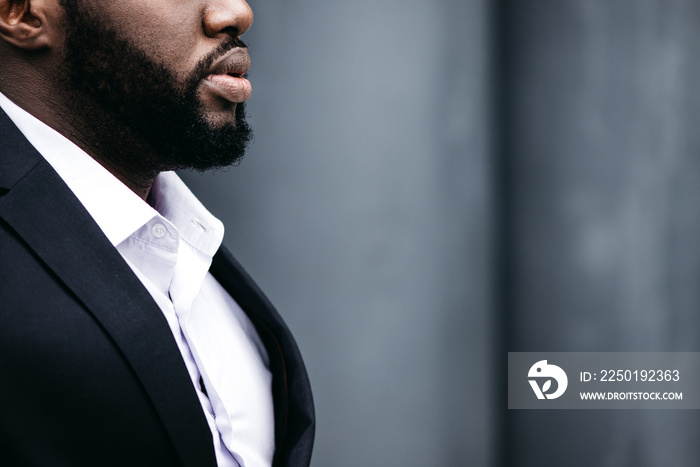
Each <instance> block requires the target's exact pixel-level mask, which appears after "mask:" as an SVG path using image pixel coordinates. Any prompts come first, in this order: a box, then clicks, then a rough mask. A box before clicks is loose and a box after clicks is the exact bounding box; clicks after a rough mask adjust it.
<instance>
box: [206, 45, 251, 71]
mask: <svg viewBox="0 0 700 467" xmlns="http://www.w3.org/2000/svg"><path fill="white" fill-rule="evenodd" d="M249 69H250V55H248V49H247V48H245V47H236V48H234V49H231V50H230V51H229V52H228V53H226V54H224V55H223V56H222V57H220V58H219V59H218V60H216V61H215V62H214V64H213V65H212V67H211V69H210V73H209V74H212V75H231V76H237V77H240V76H243V75H244V74H246V73H247V72H248V70H249Z"/></svg>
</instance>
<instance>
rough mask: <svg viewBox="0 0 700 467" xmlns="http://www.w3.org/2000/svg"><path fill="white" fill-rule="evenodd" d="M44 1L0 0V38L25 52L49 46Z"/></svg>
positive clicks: (45, 4)
mask: <svg viewBox="0 0 700 467" xmlns="http://www.w3.org/2000/svg"><path fill="white" fill-rule="evenodd" d="M47 6H48V5H47V2H46V1H45V0H0V38H2V39H4V40H5V42H8V43H10V44H12V45H14V46H16V47H19V48H21V49H25V50H37V49H42V48H45V47H48V46H49V45H51V34H49V31H48V29H49V28H48V27H47V26H48V23H47V16H46V11H45V8H46V7H47Z"/></svg>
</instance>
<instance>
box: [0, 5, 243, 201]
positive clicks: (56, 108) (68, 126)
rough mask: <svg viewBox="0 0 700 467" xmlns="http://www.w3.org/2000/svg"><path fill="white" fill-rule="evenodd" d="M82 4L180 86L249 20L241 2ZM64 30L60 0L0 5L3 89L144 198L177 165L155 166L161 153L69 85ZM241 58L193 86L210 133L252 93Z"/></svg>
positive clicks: (221, 62)
mask: <svg viewBox="0 0 700 467" xmlns="http://www.w3.org/2000/svg"><path fill="white" fill-rule="evenodd" d="M78 3H79V4H80V5H81V8H88V9H90V11H91V12H92V13H93V15H99V17H100V18H101V19H103V20H104V21H105V22H107V23H108V24H109V25H110V26H111V27H112V28H113V29H115V30H116V31H118V32H120V33H121V34H122V35H123V36H124V37H128V38H129V41H130V42H131V43H132V44H133V45H134V47H136V48H137V49H138V50H140V51H141V52H143V54H144V55H145V56H147V57H148V58H149V59H152V60H153V61H155V62H158V63H159V64H160V65H162V66H163V67H165V68H167V69H168V71H169V72H170V73H171V74H172V76H173V77H175V78H176V80H177V81H178V83H177V84H180V82H181V83H183V86H184V83H186V82H187V79H188V78H190V77H191V76H192V73H193V71H194V69H195V68H196V66H197V64H198V63H200V61H201V60H202V59H203V58H204V57H206V56H209V55H212V54H215V53H216V51H217V49H219V48H220V47H221V46H222V44H225V43H226V42H227V41H231V40H232V38H234V39H237V38H238V37H240V36H241V35H242V34H243V33H244V32H245V31H246V30H247V29H248V28H249V27H250V25H251V24H252V21H253V14H252V11H251V9H250V7H249V6H248V4H247V3H246V2H245V1H244V0H187V1H185V0H148V1H144V0H82V1H80V2H78ZM65 24H66V23H65V18H64V9H63V7H62V5H61V3H60V0H0V64H2V68H1V69H0V92H2V93H3V94H5V95H6V96H7V97H9V98H10V99H11V100H12V101H14V102H15V103H16V104H17V105H19V106H20V107H22V108H23V109H25V110H26V111H28V112H29V113H31V114H32V115H34V116H35V117H37V118H38V119H39V120H41V121H43V122H44V123H46V124H47V125H49V126H50V127H52V128H53V129H55V130H56V131H58V132H59V133H61V134H63V135H64V136H66V137H67V138H68V139H70V140H71V141H73V142H74V143H75V144H76V145H77V146H79V147H80V148H81V149H83V150H84V151H85V152H86V153H87V154H89V155H90V156H92V157H93V158H94V159H95V160H97V161H98V162H100V163H101V164H102V165H103V166H104V167H105V168H106V169H107V170H109V171H110V172H111V173H112V174H113V175H114V176H115V177H117V178H118V179H119V180H121V181H122V182H123V183H124V184H125V185H126V186H127V187H129V188H130V189H131V190H132V191H134V192H135V193H136V194H137V195H138V196H140V197H141V198H143V199H146V198H147V196H148V193H149V191H150V188H151V186H152V184H153V181H154V180H155V177H156V176H157V175H158V173H159V172H160V171H161V170H171V169H178V168H183V167H181V166H172V167H170V166H168V165H167V163H166V164H163V163H161V161H162V159H163V158H162V157H161V155H160V154H158V152H157V151H155V150H154V149H153V147H152V146H150V145H149V144H148V141H145V140H144V139H143V137H140V136H138V135H137V133H136V132H134V131H132V129H131V128H129V127H128V125H125V124H124V123H121V122H120V121H119V120H118V119H115V118H114V116H113V115H111V114H110V113H109V112H106V111H104V110H103V109H102V108H101V107H100V106H99V105H98V104H97V103H96V102H93V101H92V100H91V99H90V96H86V95H81V94H79V93H72V92H71V90H70V89H67V88H66V82H67V79H66V71H65V70H64V67H63V66H62V64H63V61H64V57H65V54H66V47H65V42H66V26H65ZM242 51H244V53H243V52H242ZM247 57H248V56H247V50H245V49H243V48H239V49H238V50H235V51H234V50H232V51H231V52H230V53H229V52H226V53H224V52H222V55H221V57H219V56H217V58H216V60H214V63H213V64H212V65H211V69H210V70H209V69H208V71H205V73H204V75H206V77H204V76H203V79H201V80H198V81H197V87H196V96H197V99H198V103H199V107H200V110H201V112H200V116H201V117H202V118H203V119H204V120H205V121H206V123H207V124H209V125H210V126H211V127H212V128H217V127H220V126H224V125H227V124H229V125H230V124H233V123H234V122H235V118H234V113H235V110H236V105H237V104H240V103H242V102H243V101H245V100H246V99H247V98H248V97H249V96H250V84H249V83H248V82H247V80H245V79H243V78H240V75H242V74H243V73H244V72H245V71H247V65H248V58H247ZM76 103H77V105H76ZM115 135H118V136H115ZM110 137H111V139H110ZM115 148H118V150H116V149H115ZM125 152H129V154H125ZM127 156H128V157H127ZM126 161H132V162H126ZM133 161H139V163H134V162H133ZM141 162H143V163H141Z"/></svg>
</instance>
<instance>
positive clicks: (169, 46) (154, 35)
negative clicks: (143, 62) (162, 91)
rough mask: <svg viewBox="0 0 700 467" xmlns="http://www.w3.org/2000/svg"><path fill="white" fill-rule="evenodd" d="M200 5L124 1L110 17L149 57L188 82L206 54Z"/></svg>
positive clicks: (154, 0) (192, 3) (153, 0)
mask: <svg viewBox="0 0 700 467" xmlns="http://www.w3.org/2000/svg"><path fill="white" fill-rule="evenodd" d="M196 4H197V2H173V1H172V0H169V1H158V0H152V1H146V2H144V1H138V2H134V1H122V2H119V6H116V7H115V9H114V11H113V12H112V13H111V14H110V16H112V18H113V20H114V23H115V25H117V24H119V25H125V26H124V27H121V28H119V29H121V30H122V31H123V32H124V34H126V35H128V36H130V37H131V40H132V42H133V44H134V45H136V46H137V47H138V48H139V49H140V50H141V51H142V52H143V53H144V54H145V55H146V56H148V57H149V58H151V59H153V60H155V61H157V62H158V63H160V64H162V65H164V66H165V67H167V68H168V69H170V70H172V71H173V72H174V73H175V75H176V76H177V77H178V79H181V80H184V79H186V78H187V75H188V71H191V70H192V69H193V67H194V66H196V64H197V63H198V61H199V60H200V59H201V57H202V54H203V53H206V51H205V48H204V39H205V36H204V32H203V29H202V22H201V13H200V12H199V11H198V10H197V9H196V8H195V7H196Z"/></svg>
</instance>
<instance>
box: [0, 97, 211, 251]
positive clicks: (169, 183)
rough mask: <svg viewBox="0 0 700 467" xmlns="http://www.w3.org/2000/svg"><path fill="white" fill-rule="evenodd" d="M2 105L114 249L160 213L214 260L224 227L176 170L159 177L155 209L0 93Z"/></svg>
mask: <svg viewBox="0 0 700 467" xmlns="http://www.w3.org/2000/svg"><path fill="white" fill-rule="evenodd" d="M0 107H2V109H3V110H4V111H5V113H7V115H8V116H9V117H10V118H11V119H12V121H13V122H14V123H15V125H17V127H18V128H19V129H20V131H21V132H22V133H23V134H24V136H25V137H26V138H27V140H28V141H29V142H30V143H31V144H32V145H33V146H34V147H35V148H36V149H37V151H39V153H40V154H41V155H42V156H43V157H44V158H45V159H46V161H47V162H48V163H49V164H50V165H51V166H52V167H53V169H54V170H55V171H56V172H57V173H58V175H59V176H60V177H61V178H62V179H63V181H64V182H65V183H66V185H68V187H69V188H70V189H71V191H72V192H73V194H74V195H75V196H76V197H77V198H78V200H79V201H80V202H81V203H82V205H83V206H84V207H85V209H86V210H87V211H88V212H89V213H90V215H91V216H92V218H93V219H94V220H95V222H96V223H97V225H98V226H99V227H100V229H102V232H103V233H104V234H105V236H106V237H107V238H108V239H109V241H110V242H111V243H112V245H114V246H117V245H118V244H120V243H121V242H123V241H124V240H125V239H126V238H127V237H129V236H130V235H131V234H132V233H133V232H135V231H136V230H138V229H139V228H141V227H142V226H143V225H144V224H146V223H147V222H149V221H150V220H151V219H153V218H154V217H156V216H158V214H159V213H160V214H161V215H162V216H163V217H164V218H166V219H168V220H169V221H170V222H172V224H173V225H174V226H175V227H176V228H177V229H178V232H179V233H180V236H181V239H183V240H185V241H186V242H188V243H189V244H190V245H191V246H193V247H195V248H197V249H200V250H201V251H202V252H203V253H205V254H207V255H208V256H213V255H214V253H215V252H216V250H217V249H218V248H219V246H220V245H221V242H222V240H223V235H224V227H223V224H222V223H221V221H219V220H218V219H217V218H216V217H214V216H213V215H212V214H210V213H209V211H207V210H206V208H205V207H204V206H203V205H202V204H201V203H200V202H199V200H197V198H196V197H195V196H194V195H193V194H192V192H191V191H190V190H189V189H188V188H187V186H186V185H185V184H184V183H183V182H182V180H180V178H179V177H178V176H177V175H176V174H175V173H174V172H163V173H161V174H159V175H158V177H157V178H156V181H155V183H154V185H153V188H152V189H151V190H152V193H151V199H152V200H153V203H154V206H155V209H154V208H153V207H151V206H150V205H149V204H148V203H146V202H145V201H144V200H143V199H141V198H140V197H138V196H137V195H136V194H135V193H134V192H133V191H131V190H130V189H129V188H128V187H127V186H126V185H124V184H123V183H122V182H121V181H119V180H118V179H117V178H116V177H114V176H113V175H112V174H111V173H110V172H109V171H108V170H107V169H105V168H104V167H103V166H102V165H100V164H99V163H98V162H97V161H95V159H93V158H92V157H90V156H89V155H88V154H87V153H85V151H83V150H82V149H80V148H79V147H78V146H76V145H75V144H74V143H73V142H72V141H70V140H69V139H68V138H66V137H65V136H63V135H62V134H60V133H59V132H57V131H56V130H54V129H53V128H51V127H49V126H48V125H46V124H45V123H43V122H42V121H40V120H39V119H37V118H36V117H34V116H33V115H31V114H30V113H28V112H27V111H25V110H24V109H22V108H20V107H19V106H17V105H16V104H15V103H13V102H12V101H11V100H10V99H8V98H7V97H6V96H5V95H3V94H2V93H0Z"/></svg>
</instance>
